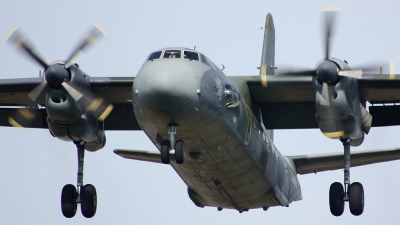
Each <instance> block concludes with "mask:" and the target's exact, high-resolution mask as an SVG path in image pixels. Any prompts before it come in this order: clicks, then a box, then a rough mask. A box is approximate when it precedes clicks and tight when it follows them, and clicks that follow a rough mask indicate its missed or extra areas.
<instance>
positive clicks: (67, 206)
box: [61, 184, 78, 218]
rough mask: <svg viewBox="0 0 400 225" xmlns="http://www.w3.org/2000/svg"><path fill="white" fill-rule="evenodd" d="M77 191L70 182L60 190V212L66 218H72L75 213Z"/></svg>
mask: <svg viewBox="0 0 400 225" xmlns="http://www.w3.org/2000/svg"><path fill="white" fill-rule="evenodd" d="M77 196H78V192H77V191H76V188H75V186H74V185H72V184H67V185H65V186H64V187H63V189H62V191H61V212H62V214H63V215H64V216H65V217H67V218H72V217H74V216H75V214H76V209H77V203H76V197H77Z"/></svg>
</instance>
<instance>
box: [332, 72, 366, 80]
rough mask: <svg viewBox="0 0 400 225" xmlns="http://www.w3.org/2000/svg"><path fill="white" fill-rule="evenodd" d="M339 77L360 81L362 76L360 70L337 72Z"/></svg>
mask: <svg viewBox="0 0 400 225" xmlns="http://www.w3.org/2000/svg"><path fill="white" fill-rule="evenodd" d="M338 74H339V76H344V77H353V78H357V79H361V78H362V76H363V71H362V70H341V71H339V73H338Z"/></svg>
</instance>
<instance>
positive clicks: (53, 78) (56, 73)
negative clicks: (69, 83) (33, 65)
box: [45, 64, 69, 89]
mask: <svg viewBox="0 0 400 225" xmlns="http://www.w3.org/2000/svg"><path fill="white" fill-rule="evenodd" d="M45 77H46V80H47V82H48V83H49V84H50V86H51V87H53V88H56V89H60V88H61V86H62V85H61V83H62V82H64V81H65V80H69V73H68V71H67V69H65V68H64V66H62V65H60V64H53V65H50V66H49V67H48V68H47V69H46V74H45Z"/></svg>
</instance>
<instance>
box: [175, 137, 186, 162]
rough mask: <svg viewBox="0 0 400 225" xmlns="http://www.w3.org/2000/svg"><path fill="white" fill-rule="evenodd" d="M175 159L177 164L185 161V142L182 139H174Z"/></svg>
mask: <svg viewBox="0 0 400 225" xmlns="http://www.w3.org/2000/svg"><path fill="white" fill-rule="evenodd" d="M175 160H176V163H178V164H182V163H183V162H184V161H185V143H184V142H183V141H182V140H178V141H176V144H175Z"/></svg>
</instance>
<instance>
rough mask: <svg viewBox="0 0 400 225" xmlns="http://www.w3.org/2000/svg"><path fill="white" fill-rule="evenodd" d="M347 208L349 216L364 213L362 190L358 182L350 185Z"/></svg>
mask: <svg viewBox="0 0 400 225" xmlns="http://www.w3.org/2000/svg"><path fill="white" fill-rule="evenodd" d="M349 206H350V212H351V214H353V215H355V216H359V215H361V214H362V213H363V212H364V188H363V186H362V184H360V183H358V182H354V183H352V184H351V185H350V188H349Z"/></svg>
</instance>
